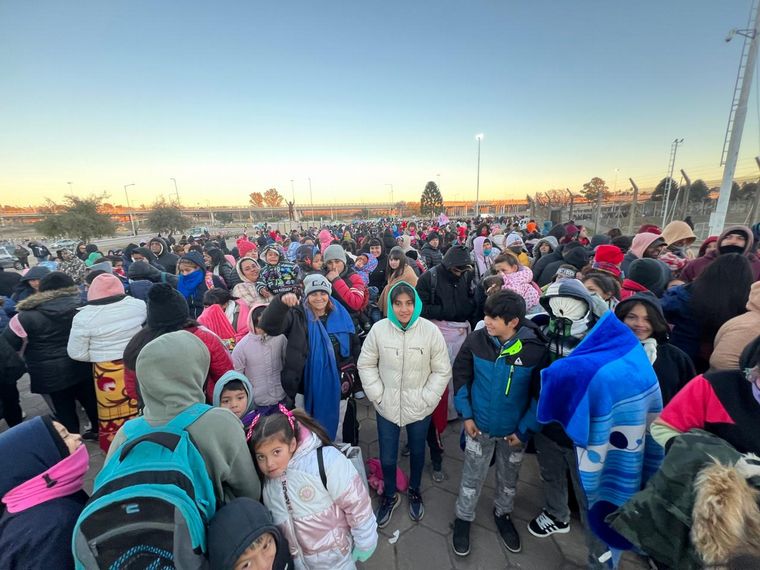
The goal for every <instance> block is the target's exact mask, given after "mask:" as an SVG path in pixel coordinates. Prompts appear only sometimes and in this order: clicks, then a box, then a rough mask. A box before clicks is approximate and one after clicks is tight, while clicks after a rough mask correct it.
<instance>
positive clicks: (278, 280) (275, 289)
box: [256, 245, 299, 295]
mask: <svg viewBox="0 0 760 570" xmlns="http://www.w3.org/2000/svg"><path fill="white" fill-rule="evenodd" d="M269 251H274V252H276V253H277V255H278V257H279V260H278V261H277V263H276V264H275V265H270V264H269V263H267V260H266V259H267V253H268V252H269ZM259 258H260V259H261V263H263V264H264V265H263V266H262V268H261V272H260V273H259V279H258V280H257V281H256V291H258V293H259V295H261V293H262V292H263V291H264V290H265V289H266V290H267V291H269V292H270V293H271V294H272V295H277V294H279V293H291V292H294V293H295V292H297V291H298V289H299V284H298V268H297V267H296V266H295V265H294V264H292V263H290V262H289V261H286V260H285V259H284V256H283V255H282V251H280V249H279V248H278V247H277V246H274V245H268V246H266V247H265V248H263V249H262V250H261V253H260V254H259Z"/></svg>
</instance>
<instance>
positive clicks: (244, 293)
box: [232, 256, 269, 307]
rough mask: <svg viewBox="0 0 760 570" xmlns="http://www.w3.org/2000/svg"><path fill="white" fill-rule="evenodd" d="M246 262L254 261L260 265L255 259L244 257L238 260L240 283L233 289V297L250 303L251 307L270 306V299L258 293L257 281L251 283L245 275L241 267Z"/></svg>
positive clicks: (236, 269) (236, 268)
mask: <svg viewBox="0 0 760 570" xmlns="http://www.w3.org/2000/svg"><path fill="white" fill-rule="evenodd" d="M244 261H252V262H253V263H255V264H256V265H259V262H258V261H256V260H255V259H254V258H253V257H248V256H243V257H241V258H240V259H238V261H237V263H236V264H235V271H237V274H238V277H240V283H238V284H237V285H235V287H234V288H233V289H232V295H233V297H238V298H240V299H243V301H245V302H246V303H248V306H249V307H254V306H256V305H266V304H268V303H269V299H267V298H265V297H262V296H261V295H259V293H258V291H256V281H250V280H249V279H248V278H247V277H246V276H245V275H244V274H243V270H242V269H241V266H242V264H243V262H244ZM260 269H261V266H259V270H260Z"/></svg>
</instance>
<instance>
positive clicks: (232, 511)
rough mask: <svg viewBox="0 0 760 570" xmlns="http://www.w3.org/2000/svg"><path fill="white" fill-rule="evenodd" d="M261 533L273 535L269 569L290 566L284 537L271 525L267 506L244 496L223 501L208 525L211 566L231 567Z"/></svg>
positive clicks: (283, 569)
mask: <svg viewBox="0 0 760 570" xmlns="http://www.w3.org/2000/svg"><path fill="white" fill-rule="evenodd" d="M264 533H269V534H271V535H272V536H273V537H274V540H275V544H276V547H277V554H275V557H274V563H273V564H272V570H286V569H289V568H292V566H293V561H292V559H291V557H290V549H289V547H288V541H287V539H286V538H285V537H284V536H282V534H281V533H280V531H279V529H278V528H277V527H276V526H275V524H274V522H273V521H272V515H271V514H270V513H269V511H268V510H267V508H266V507H265V506H264V505H262V504H261V503H259V502H258V501H254V500H253V499H249V498H247V497H241V498H239V499H235V500H233V501H230V502H229V503H227V504H226V505H225V506H224V507H222V508H221V509H219V511H217V513H216V515H215V516H214V518H213V519H211V524H209V527H208V554H209V562H210V566H211V570H232V569H233V568H234V567H235V562H236V561H237V559H238V558H240V556H241V555H242V554H243V552H245V550H246V549H247V548H248V547H249V546H250V545H251V544H252V543H253V542H254V541H255V540H256V539H257V538H259V537H260V536H261V535H263V534H264Z"/></svg>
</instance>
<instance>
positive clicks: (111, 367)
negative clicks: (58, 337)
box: [67, 273, 147, 451]
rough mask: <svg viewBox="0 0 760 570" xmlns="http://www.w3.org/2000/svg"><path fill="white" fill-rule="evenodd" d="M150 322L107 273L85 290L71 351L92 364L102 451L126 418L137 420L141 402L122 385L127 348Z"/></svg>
mask: <svg viewBox="0 0 760 570" xmlns="http://www.w3.org/2000/svg"><path fill="white" fill-rule="evenodd" d="M146 317H147V310H146V307H145V303H144V302H143V301H141V300H139V299H135V298H134V297H128V296H126V295H125V294H124V285H122V283H121V280H120V279H119V278H118V277H116V276H115V275H111V274H110V273H104V274H102V275H98V276H97V277H96V278H95V279H93V281H92V283H91V284H90V288H89V289H88V290H87V305H85V306H84V307H82V308H81V309H79V311H78V312H77V314H76V316H75V317H74V320H73V322H72V323H71V334H70V335H69V342H68V346H67V351H68V353H69V357H71V358H73V359H74V360H80V361H83V362H92V363H93V367H92V369H93V379H94V382H95V396H96V398H97V402H98V424H99V425H98V426H92V431H95V432H97V433H98V440H99V443H100V448H101V449H102V450H103V451H108V448H109V446H110V445H111V440H112V439H113V436H114V435H116V432H117V431H119V428H120V427H121V426H122V425H124V422H126V421H127V420H128V419H130V418H133V417H135V416H136V415H137V402H136V401H135V400H132V399H131V398H130V397H129V396H128V395H127V391H126V387H125V385H124V360H123V358H124V349H125V348H126V346H127V344H128V343H129V341H130V340H131V339H132V337H133V336H134V335H135V334H136V333H137V332H138V331H139V330H140V329H141V328H142V325H143V323H144V322H145V319H146Z"/></svg>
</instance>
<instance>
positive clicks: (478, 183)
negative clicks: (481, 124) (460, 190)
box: [475, 133, 483, 218]
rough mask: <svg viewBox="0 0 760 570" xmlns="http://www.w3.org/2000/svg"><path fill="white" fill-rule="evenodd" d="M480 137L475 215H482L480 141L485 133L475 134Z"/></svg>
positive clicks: (477, 137)
mask: <svg viewBox="0 0 760 570" xmlns="http://www.w3.org/2000/svg"><path fill="white" fill-rule="evenodd" d="M475 138H476V139H478V177H477V181H476V182H475V217H476V218H477V217H478V216H479V215H480V141H482V140H483V133H479V134H477V135H475Z"/></svg>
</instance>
